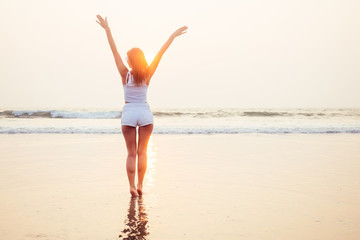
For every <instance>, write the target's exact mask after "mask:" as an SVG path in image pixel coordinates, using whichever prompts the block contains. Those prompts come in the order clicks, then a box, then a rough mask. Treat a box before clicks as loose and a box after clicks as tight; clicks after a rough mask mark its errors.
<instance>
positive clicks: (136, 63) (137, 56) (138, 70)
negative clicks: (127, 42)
mask: <svg viewBox="0 0 360 240" xmlns="http://www.w3.org/2000/svg"><path fill="white" fill-rule="evenodd" d="M127 57H128V61H129V62H130V64H131V73H132V75H133V76H134V82H135V85H137V86H139V85H142V84H143V83H144V82H145V81H146V80H147V74H148V69H149V65H148V64H147V62H146V59H145V55H144V53H143V51H142V50H141V49H140V48H132V49H130V50H129V51H128V52H127Z"/></svg>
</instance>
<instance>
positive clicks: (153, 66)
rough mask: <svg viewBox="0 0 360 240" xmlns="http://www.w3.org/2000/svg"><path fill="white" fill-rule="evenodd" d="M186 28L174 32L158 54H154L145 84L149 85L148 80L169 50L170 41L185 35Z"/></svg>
mask: <svg viewBox="0 0 360 240" xmlns="http://www.w3.org/2000/svg"><path fill="white" fill-rule="evenodd" d="M186 29H187V27H186V26H184V27H181V28H179V29H178V30H176V31H175V32H174V33H173V34H171V36H170V38H169V39H168V40H167V41H166V42H165V43H164V45H163V46H162V47H161V49H160V50H159V52H158V53H157V54H156V56H155V58H154V59H153V61H152V62H151V64H150V66H149V72H148V77H147V84H149V82H150V79H151V77H152V75H154V73H155V70H156V68H157V66H158V65H159V62H160V60H161V58H162V56H163V54H164V53H165V51H166V50H167V49H168V48H169V46H170V44H171V43H172V41H173V40H174V39H175V38H176V37H177V36H180V35H182V34H184V33H186V32H185V31H186Z"/></svg>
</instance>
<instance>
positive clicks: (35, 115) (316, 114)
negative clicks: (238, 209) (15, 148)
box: [0, 108, 360, 134]
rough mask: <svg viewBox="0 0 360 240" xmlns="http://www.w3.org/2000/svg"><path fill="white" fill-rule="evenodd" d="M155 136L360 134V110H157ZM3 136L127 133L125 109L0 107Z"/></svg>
mask: <svg viewBox="0 0 360 240" xmlns="http://www.w3.org/2000/svg"><path fill="white" fill-rule="evenodd" d="M152 112H153V115H154V130H153V133H154V134H240V133H269V134H276V133H280V134H285V133H315V134H318V133H319V134H326V133H360V109H350V108H323V109H320V108H316V109H315V108H303V109H300V108H296V109H295V108H293V109H265V108H264V109H244V108H172V109H170V108H166V109H165V108H152ZM0 133H2V134H17V133H89V134H118V133H121V110H119V109H41V110H40V109H6V108H1V109H0Z"/></svg>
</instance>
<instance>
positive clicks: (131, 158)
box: [121, 125, 139, 196]
mask: <svg viewBox="0 0 360 240" xmlns="http://www.w3.org/2000/svg"><path fill="white" fill-rule="evenodd" d="M121 130H122V133H123V135H124V138H125V142H126V148H127V152H128V155H127V159H126V171H127V175H128V179H129V184H130V193H131V195H133V196H139V194H138V192H137V191H136V187H135V170H136V127H131V126H125V125H123V126H122V128H121Z"/></svg>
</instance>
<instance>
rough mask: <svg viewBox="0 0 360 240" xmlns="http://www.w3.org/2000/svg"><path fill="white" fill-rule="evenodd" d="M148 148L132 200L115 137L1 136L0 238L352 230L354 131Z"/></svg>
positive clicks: (358, 223)
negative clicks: (138, 194)
mask: <svg viewBox="0 0 360 240" xmlns="http://www.w3.org/2000/svg"><path fill="white" fill-rule="evenodd" d="M148 157H149V162H148V170H147V174H146V176H145V186H144V188H145V189H144V195H143V197H142V198H134V199H132V198H131V197H130V194H129V190H128V182H127V176H126V170H125V158H126V148H125V143H124V139H123V137H122V135H115V134H114V135H112V134H108V135H95V134H15V135H11V134H4V135H0V216H1V217H0V239H7V240H13V239H72V240H73V239H96V240H100V239H126V238H128V237H129V236H134V235H137V236H142V237H143V239H156V240H158V239H259V240H260V239H261V240H264V239H307V240H309V239H327V240H328V239H347V240H349V239H350V240H351V239H354V240H355V239H360V135H359V134H318V135H316V134H315V135H314V134H284V135H276V134H237V135H153V136H152V137H151V140H150V143H149V152H148ZM119 236H120V237H119ZM129 239H132V238H129ZM133 239H135V238H133Z"/></svg>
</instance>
